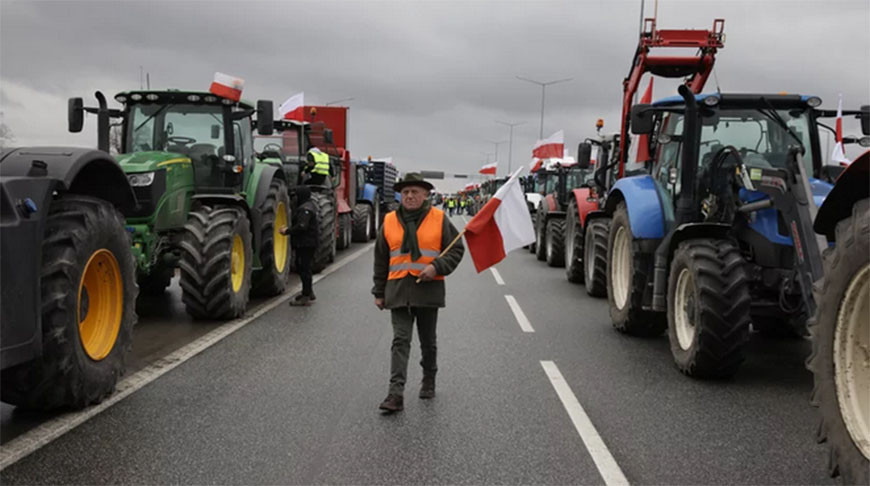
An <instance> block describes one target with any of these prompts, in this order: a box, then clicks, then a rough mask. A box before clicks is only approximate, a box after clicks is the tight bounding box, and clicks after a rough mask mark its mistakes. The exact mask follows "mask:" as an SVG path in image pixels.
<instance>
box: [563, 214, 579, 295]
mask: <svg viewBox="0 0 870 486" xmlns="http://www.w3.org/2000/svg"><path fill="white" fill-rule="evenodd" d="M564 245H565V277H566V278H567V279H568V281H569V282H571V283H583V225H581V224H580V214H579V211H578V210H577V201H575V200H574V199H573V197H572V198H571V202H570V203H568V213H567V214H566V215H565V243H564Z"/></svg>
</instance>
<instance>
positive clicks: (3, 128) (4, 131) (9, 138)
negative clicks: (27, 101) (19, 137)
mask: <svg viewBox="0 0 870 486" xmlns="http://www.w3.org/2000/svg"><path fill="white" fill-rule="evenodd" d="M14 143H15V134H13V133H12V129H11V128H9V127H8V126H7V125H6V124H5V123H3V122H0V150H2V149H5V148H8V147H11V146H12V144H14Z"/></svg>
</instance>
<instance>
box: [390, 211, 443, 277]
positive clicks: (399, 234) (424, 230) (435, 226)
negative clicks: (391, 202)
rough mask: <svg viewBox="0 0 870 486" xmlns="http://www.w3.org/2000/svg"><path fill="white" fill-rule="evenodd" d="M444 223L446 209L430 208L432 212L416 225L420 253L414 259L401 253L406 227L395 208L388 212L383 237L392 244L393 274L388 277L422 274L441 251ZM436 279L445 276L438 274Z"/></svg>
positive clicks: (408, 254) (391, 265)
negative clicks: (400, 221)
mask: <svg viewBox="0 0 870 486" xmlns="http://www.w3.org/2000/svg"><path fill="white" fill-rule="evenodd" d="M443 224H444V211H441V210H440V209H435V208H430V209H429V213H428V214H426V217H425V218H423V221H421V222H420V225H419V226H418V227H417V244H418V245H419V246H420V253H421V256H420V258H419V259H417V260H415V261H411V254H410V253H402V239H403V238H404V237H405V228H403V227H402V224H401V223H399V217H398V216H397V215H396V211H393V212H390V213H387V215H386V216H385V217H384V238H386V240H387V244H388V245H389V246H390V273H389V275H388V276H387V280H398V279H400V278H405V277H406V276H408V275H409V274H410V275H413V276H415V277H416V276H419V275H420V272H421V271H423V269H424V268H426V265H429V264H430V263H432V261H433V260H435V258H437V257H438V255H440V254H441V228H442V227H443V226H442V225H443ZM435 280H444V275H437V276H436V277H435Z"/></svg>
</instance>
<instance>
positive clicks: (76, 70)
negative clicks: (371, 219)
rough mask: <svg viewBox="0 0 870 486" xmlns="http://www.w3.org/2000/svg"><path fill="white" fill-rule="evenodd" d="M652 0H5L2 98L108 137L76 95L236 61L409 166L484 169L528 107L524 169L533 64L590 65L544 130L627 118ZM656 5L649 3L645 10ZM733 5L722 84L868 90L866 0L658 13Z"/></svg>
mask: <svg viewBox="0 0 870 486" xmlns="http://www.w3.org/2000/svg"><path fill="white" fill-rule="evenodd" d="M640 3H641V2H640V0H631V1H617V0H595V1H593V0H582V1H581V0H574V1H562V2H556V1H531V0H526V1H491V2H478V1H469V0H464V1H440V2H434V1H430V2H416V1H408V0H406V1H396V2H393V1H377V2H375V1H358V2H347V1H328V0H322V1H306V2H291V1H282V2H257V1H208V2H207V1H180V0H175V1H166V2H157V1H152V2H146V1H129V2H120V1H117V2H116V1H97V2H84V1H59V2H47V1H27V2H25V1H10V0H0V111H2V113H3V122H4V123H5V124H6V125H7V126H8V127H9V128H10V129H11V130H12V132H13V133H14V135H15V139H16V140H15V142H16V144H17V145H40V144H53V145H79V146H94V145H96V134H95V131H94V127H95V125H96V123H95V120H94V119H91V118H89V119H87V120H86V123H85V128H86V129H85V131H84V132H83V133H80V134H70V133H67V131H66V99H67V98H69V97H71V96H83V97H85V100H86V103H90V102H92V100H93V92H94V91H95V90H97V89H99V90H102V91H104V92H106V93H107V94H109V95H110V96H111V95H114V93H116V92H118V91H122V90H126V89H137V88H139V83H140V74H139V73H140V66H143V67H144V70H145V71H147V72H148V73H150V77H151V86H152V88H160V89H163V88H180V89H203V90H204V89H207V88H208V86H209V84H210V82H211V80H212V77H213V75H214V72H215V71H220V72H224V73H228V74H232V75H235V76H239V77H241V78H244V79H245V89H244V95H243V96H244V97H245V98H246V99H250V100H255V99H261V98H263V99H272V100H273V101H274V102H275V106H276V107H277V106H278V105H279V104H280V103H281V102H282V101H283V100H285V99H286V98H287V97H289V96H290V95H292V94H294V93H297V92H299V91H304V92H305V100H306V104H318V103H324V102H328V101H333V100H339V99H343V98H351V97H352V98H353V100H352V101H350V102H348V105H349V106H350V122H349V125H350V133H349V149H350V151H351V154H352V156H354V157H359V158H364V157H366V156H367V155H373V156H392V157H393V160H394V161H395V163H396V165H398V166H399V168H400V170H403V171H410V170H420V169H430V170H444V171H447V172H453V173H468V172H471V173H474V172H476V171H477V169H478V168H479V167H480V166H481V165H483V164H484V163H485V162H486V159H487V155H485V153H492V152H493V151H494V146H493V144H492V143H489V142H488V140H492V141H500V140H507V139H508V128H507V127H505V126H502V125H498V124H496V123H495V121H494V120H496V119H499V120H504V121H510V122H524V124H523V125H521V126H518V127H516V128H515V129H514V141H513V166H514V167H517V164H520V163H523V164H527V163H528V161H529V160H530V157H531V148H532V145H533V144H534V142H535V139H536V138H537V136H538V131H539V123H540V102H541V90H540V88H539V87H537V86H534V85H532V84H529V83H525V82H522V81H519V80H517V79H516V76H518V75H519V76H525V77H530V78H533V79H539V80H542V81H548V80H554V79H560V78H569V77H573V78H574V79H573V81H570V82H567V83H563V84H559V85H555V86H552V87H550V88H548V89H547V103H546V111H545V120H544V135H545V136H547V135H549V134H550V133H552V132H555V131H556V130H559V129H564V130H565V142H566V146H568V147H571V153H572V155H573V154H574V152H575V151H576V145H577V142H579V141H581V140H582V139H583V138H585V137H587V136H591V135H593V134H594V124H595V120H596V119H597V118H604V120H605V129H606V130H607V129H610V130H615V129H616V127H617V126H618V115H619V111H620V106H621V105H620V103H621V90H622V87H621V83H622V79H623V78H624V77H625V76H626V74H627V73H628V70H629V67H630V63H631V59H632V56H633V53H634V49H635V47H636V45H637V39H638V24H639V19H640ZM653 5H654V0H647V1H646V15H647V16H652V14H653ZM719 17H721V18H725V33H726V42H725V48H724V49H723V50H721V51H720V53H719V55H718V57H717V64H716V78H717V79H718V83H719V86H720V87H721V90H722V91H723V92H729V91H733V92H750V91H751V92H774V93H776V92H781V91H788V92H791V93H801V94H816V95H819V96H821V97H822V99H823V100H824V105H823V106H825V107H831V108H836V105H837V96H838V94H839V93H842V94H843V99H844V104H845V105H846V107H857V106H858V105H861V104H867V103H870V2H868V1H867V0H855V1H830V0H819V1H797V0H782V1H758V0H755V1H731V0H717V1H704V0H693V1H677V0H660V1H659V5H658V25H659V27H660V28H698V29H701V28H703V29H707V28H710V27H711V26H712V23H713V19H714V18H719ZM644 83H645V82H644ZM715 83H716V81H715V80H714V79H711V80H710V82H709V83H708V86H707V87H708V88H709V89H715ZM672 94H675V88H674V85H673V83H667V82H662V83H657V84H656V86H655V94H654V97H656V98H658V97H664V96H670V95H672ZM856 126H857V125H856V124H851V125H847V130H846V131H847V133H849V132H851V133H855V132H856V131H857V128H856ZM507 145H508V144H507V143H504V144H502V145H500V146H499V154H498V159H499V161H500V164H499V174H503V173H506V171H507V162H508V147H507ZM823 147H824V141H823ZM826 156H827V154H826ZM489 157H490V158H493V156H491V155H490V156H489ZM459 182H460V181H457V180H453V181H443V182H438V183H437V185H438V186H439V188H441V189H445V190H450V189H453V188H455V187H456V186H457V185H459Z"/></svg>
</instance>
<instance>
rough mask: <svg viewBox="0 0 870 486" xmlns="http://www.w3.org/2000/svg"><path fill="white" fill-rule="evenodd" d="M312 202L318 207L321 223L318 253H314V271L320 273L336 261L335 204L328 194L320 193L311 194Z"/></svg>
mask: <svg viewBox="0 0 870 486" xmlns="http://www.w3.org/2000/svg"><path fill="white" fill-rule="evenodd" d="M311 200H312V201H314V204H315V205H316V206H317V211H318V213H317V214H318V219H319V221H320V237H319V238H318V240H317V241H318V243H317V251H315V252H314V263H313V264H312V271H313V272H314V273H319V272H321V271H323V269H324V268H326V266H327V265H329V264H330V263H332V262H333V261H334V260H335V243H336V241H335V240H336V235H335V202H334V201H333V199H332V198H331V197H329V195H328V194H321V193H318V192H315V193H312V194H311Z"/></svg>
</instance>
